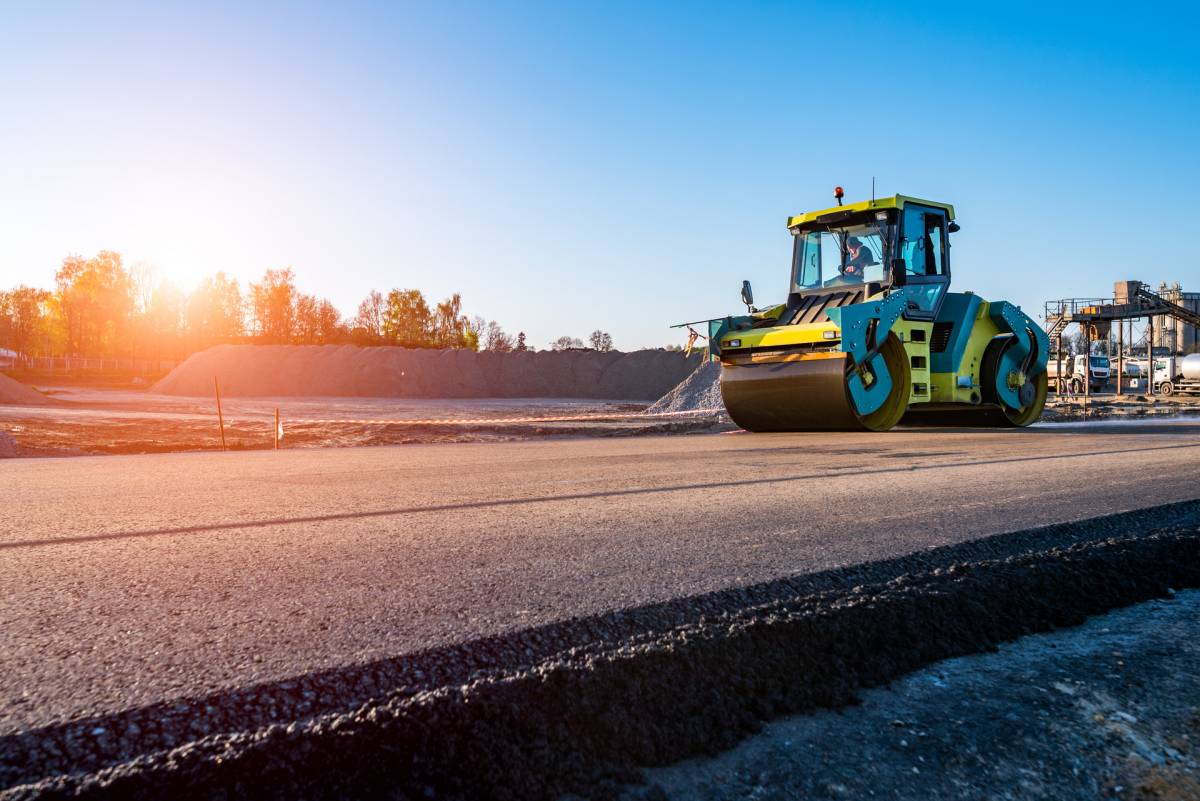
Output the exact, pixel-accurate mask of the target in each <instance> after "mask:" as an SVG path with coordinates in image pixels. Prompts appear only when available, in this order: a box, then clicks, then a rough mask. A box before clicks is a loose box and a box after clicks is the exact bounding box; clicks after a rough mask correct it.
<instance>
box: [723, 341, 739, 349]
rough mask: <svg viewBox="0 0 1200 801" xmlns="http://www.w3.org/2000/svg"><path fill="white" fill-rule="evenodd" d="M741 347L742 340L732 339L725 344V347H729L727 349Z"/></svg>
mask: <svg viewBox="0 0 1200 801" xmlns="http://www.w3.org/2000/svg"><path fill="white" fill-rule="evenodd" d="M741 346H742V340H740V339H731V340H729V341H728V342H726V343H725V347H727V348H740V347H741Z"/></svg>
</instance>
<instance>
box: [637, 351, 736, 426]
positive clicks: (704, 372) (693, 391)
mask: <svg viewBox="0 0 1200 801" xmlns="http://www.w3.org/2000/svg"><path fill="white" fill-rule="evenodd" d="M702 409H704V410H708V409H719V410H721V411H724V410H725V404H724V402H723V401H722V400H721V363H720V362H704V363H703V364H701V365H700V366H699V367H697V368H696V369H695V370H694V371H692V374H691V375H689V376H688V377H687V378H685V379H683V381H682V382H680V383H679V385H678V386H676V387H675V388H674V389H672V390H671V391H670V392H668V393H667V394H666V395H664V396H662V397H661V398H659V399H658V401H657V402H655V403H654V405H653V406H651V407H650V408H649V409H647V410H646V413H647V414H662V413H663V412H694V411H699V410H702Z"/></svg>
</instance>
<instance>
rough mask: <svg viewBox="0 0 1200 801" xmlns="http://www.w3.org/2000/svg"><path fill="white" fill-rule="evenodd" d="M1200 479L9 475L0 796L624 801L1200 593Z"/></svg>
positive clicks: (1199, 445) (423, 458)
mask: <svg viewBox="0 0 1200 801" xmlns="http://www.w3.org/2000/svg"><path fill="white" fill-rule="evenodd" d="M1198 479H1200V424H1197V423H1195V422H1190V421H1187V420H1161V421H1158V420H1154V421H1150V420H1148V421H1144V422H1141V423H1138V424H1135V425H1129V424H1111V423H1103V422H1089V423H1083V424H1077V425H1064V426H1059V427H1050V426H1046V427H1033V428H1027V429H1017V430H998V429H982V430H966V429H959V430H936V431H928V430H905V429H897V430H894V431H892V432H889V433H887V434H879V433H872V432H863V433H857V434H845V433H841V434H816V433H807V434H767V435H750V434H746V433H728V434H714V435H710V436H696V437H663V436H645V437H639V438H624V439H596V438H590V439H584V438H579V439H568V440H553V441H528V442H512V443H494V444H483V443H476V444H471V443H461V444H415V445H410V446H405V447H378V448H345V449H306V450H296V451H291V452H282V451H281V452H266V451H258V452H239V453H179V454H159V455H149V456H136V457H135V456H114V457H110V458H104V459H52V458H48V459H32V460H29V459H25V460H7V461H5V462H2V463H0V480H2V481H3V484H4V486H6V487H10V488H13V489H14V490H15V491H14V492H10V494H9V496H8V500H7V504H6V506H5V507H4V510H3V514H2V516H0V584H2V585H3V586H4V587H5V588H6V592H5V593H4V594H3V596H0V621H3V625H2V626H0V638H3V639H2V640H0V654H2V655H3V664H2V667H3V670H2V671H0V738H2V739H0V753H3V754H4V756H5V759H4V760H2V761H0V764H2V767H0V787H3V788H5V789H4V790H2V791H0V797H2V798H4V799H5V801H8V800H9V799H15V798H50V797H66V796H72V797H96V798H102V797H108V798H128V797H146V798H149V797H165V796H170V797H176V798H188V797H191V798H211V797H214V796H220V795H225V796H233V797H252V796H253V797H281V798H282V797H296V796H300V795H303V796H304V797H324V798H352V797H353V798H362V797H389V798H420V797H428V796H430V795H432V796H435V797H446V798H481V797H482V798H547V799H549V798H557V797H561V796H562V795H564V794H567V793H574V794H580V795H583V796H586V797H615V796H616V795H618V794H619V793H621V792H624V790H623V788H626V787H628V786H629V782H631V781H634V782H636V781H637V780H638V777H639V775H640V774H639V770H640V769H642V768H644V767H648V766H656V765H659V766H661V765H667V764H670V763H672V762H675V761H677V760H680V759H685V758H688V757H693V756H696V755H699V754H704V753H712V752H713V751H714V750H716V749H721V748H726V747H729V746H732V745H734V744H735V743H736V742H737V741H738V740H739V739H740V738H742V737H743V736H744V735H746V734H748V733H750V732H752V731H753V730H754V729H755V728H756V727H757V726H758V725H759V723H760V722H761V721H763V720H767V719H770V718H772V717H775V716H777V715H781V714H788V713H795V712H801V711H806V710H813V709H818V708H837V707H840V706H843V705H845V704H847V703H851V702H853V701H854V700H855V699H856V698H857V697H858V693H859V692H860V691H861V690H862V689H864V688H867V687H871V686H877V685H880V684H884V683H887V682H889V681H891V680H893V679H895V678H898V677H899V676H901V675H903V674H905V673H907V672H909V671H911V670H913V669H916V668H919V667H921V666H923V665H926V664H930V663H932V662H935V661H937V660H939V659H944V658H947V657H954V656H960V655H963V654H968V653H974V652H977V651H979V650H983V649H988V648H991V647H993V646H994V645H996V644H997V643H999V642H1003V641H1007V640H1011V639H1014V638H1017V637H1020V636H1022V635H1024V634H1028V633H1030V632H1036V631H1043V630H1048V629H1050V628H1054V627H1058V626H1064V625H1074V624H1077V623H1079V622H1081V621H1082V620H1083V619H1084V618H1085V616H1087V615H1093V614H1099V613H1102V612H1105V611H1108V610H1109V609H1112V608H1115V607H1120V606H1125V605H1128V604H1131V603H1136V602H1139V601H1144V600H1148V599H1151V598H1155V597H1164V596H1165V595H1166V594H1167V591H1168V589H1181V588H1185V587H1191V586H1200V567H1198V566H1200V502H1198V501H1197V498H1196V486H1197V485H1198V484H1197V480H1198ZM164 498H170V499H171V501H170V503H164ZM606 794H607V795H606Z"/></svg>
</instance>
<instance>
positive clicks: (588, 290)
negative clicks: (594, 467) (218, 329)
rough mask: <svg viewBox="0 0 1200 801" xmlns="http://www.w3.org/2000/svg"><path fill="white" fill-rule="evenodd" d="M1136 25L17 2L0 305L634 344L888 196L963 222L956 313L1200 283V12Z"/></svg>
mask: <svg viewBox="0 0 1200 801" xmlns="http://www.w3.org/2000/svg"><path fill="white" fill-rule="evenodd" d="M1144 8H1146V9H1151V10H1150V11H1147V12H1141V11H1140V10H1139V8H1138V7H1136V6H1132V7H1131V6H1128V5H1124V4H1122V5H1104V4H1087V5H1082V4H1081V5H1078V6H1074V5H1072V6H1066V5H1062V6H1056V7H1053V8H1046V7H1043V6H1042V5H1041V4H1039V5H1025V6H1021V5H1018V4H988V5H987V6H986V7H983V6H982V4H980V8H978V9H976V8H972V4H942V3H936V2H927V3H921V4H912V3H888V4H874V3H858V4H830V3H817V4H803V3H759V4H733V3H731V4H707V3H691V4H672V3H657V4H649V3H631V4H624V3H604V4H601V3H594V4H592V3H568V2H561V3H503V4H500V3H497V4H456V3H428V4H424V3H421V4H404V5H400V4H391V3H379V4H348V3H347V4H328V5H301V4H277V5H268V4H255V5H254V7H253V8H252V9H248V8H244V7H243V4H220V3H212V4H151V3H145V4H128V5H125V4H115V3H110V4H104V5H103V7H101V5H100V4H90V3H88V4H79V5H71V4H66V3H63V4H49V3H33V2H30V3H25V4H22V3H12V4H6V5H5V6H4V7H3V10H0V120H2V123H0V153H2V154H3V155H2V156H0V285H4V286H8V285H13V284H16V283H22V282H23V283H32V284H40V285H50V284H51V283H52V281H53V274H54V271H55V269H56V267H57V265H58V262H59V261H60V260H61V259H62V257H63V256H64V255H66V254H68V253H81V254H85V255H89V254H92V253H94V252H95V251H97V250H100V249H112V250H118V251H120V252H122V253H123V254H125V256H126V258H127V259H128V261H129V262H131V263H138V262H145V263H150V264H153V265H155V266H156V267H157V268H158V269H159V270H160V271H161V273H162V274H163V275H164V276H166V277H167V278H169V279H170V280H172V281H174V282H175V283H176V284H178V285H179V286H180V287H181V288H183V289H189V288H190V287H191V286H193V285H194V284H195V283H196V282H197V281H198V280H199V278H200V276H202V275H204V274H207V273H211V272H214V271H216V270H218V269H224V270H226V271H227V272H230V273H232V274H234V275H235V276H237V277H238V278H239V279H241V280H242V281H243V282H246V281H249V280H253V279H254V278H256V277H257V276H259V275H261V273H262V271H263V270H264V269H266V268H268V267H284V266H291V267H293V268H294V269H295V270H296V273H297V276H298V280H299V283H300V284H301V287H302V288H303V289H305V290H306V291H309V292H314V293H317V294H320V295H323V296H327V297H329V298H330V299H332V300H333V301H334V302H335V303H336V304H337V305H338V306H339V308H340V309H341V310H342V311H343V313H346V314H350V313H352V312H353V310H354V308H355V306H356V305H357V303H358V301H359V300H360V299H361V298H362V297H363V296H364V295H365V294H366V292H367V290H369V289H371V288H377V289H381V290H386V289H388V288H391V287H416V288H419V289H421V290H423V291H424V292H425V293H426V295H427V296H429V297H431V298H432V299H440V298H442V297H444V296H446V295H448V294H449V293H451V292H454V291H458V292H461V293H462V294H463V298H464V306H465V309H466V311H467V312H468V313H470V314H480V315H483V316H485V317H487V318H489V319H496V320H497V321H499V322H500V323H501V324H502V325H503V326H504V327H505V328H507V329H509V330H510V331H516V330H524V331H526V332H528V334H529V339H530V341H531V342H532V343H533V344H535V345H538V346H543V345H545V344H546V343H547V342H548V341H550V340H551V339H553V338H555V337H558V336H560V335H563V334H570V335H573V336H579V337H586V335H587V334H588V333H589V332H590V331H592V330H593V329H596V328H601V329H605V330H608V331H610V332H611V333H612V334H613V336H614V338H615V340H616V343H617V345H618V347H622V348H625V349H630V348H633V347H638V346H646V345H661V344H666V343H668V342H680V341H682V337H680V336H679V335H678V333H677V332H672V331H669V330H668V328H667V326H668V325H670V324H671V323H675V322H680V321H683V320H691V319H697V318H703V317H709V316H717V315H720V314H724V313H728V312H733V311H736V310H738V308H739V304H738V297H737V293H738V287H739V286H740V282H741V280H742V279H743V278H748V279H750V280H752V281H753V283H754V287H755V294H756V296H757V298H758V299H759V300H760V301H761V302H766V301H770V300H776V299H779V300H781V299H782V297H783V295H784V293H785V291H786V285H787V269H788V260H789V256H790V247H791V238H790V236H789V235H788V233H787V231H786V229H785V227H784V221H785V218H786V217H787V215H789V214H793V213H798V212H800V211H803V210H810V209H815V208H823V207H825V206H828V205H831V203H832V197H831V194H832V188H833V186H834V185H835V184H840V185H842V186H844V187H846V189H847V193H848V196H849V198H850V199H851V200H856V199H862V198H865V197H867V196H869V193H870V188H871V177H872V176H875V177H876V180H877V185H878V193H879V194H880V195H886V194H893V193H897V192H899V193H904V194H910V195H917V196H924V197H928V198H931V199H935V200H945V201H949V202H952V203H954V204H955V205H956V207H957V211H958V218H959V221H960V223H961V224H962V231H961V232H960V233H958V234H956V235H955V239H954V240H953V242H954V249H953V253H952V260H953V261H952V264H953V269H954V286H955V288H957V289H960V290H961V289H971V290H974V291H976V292H978V293H979V294H981V295H983V296H984V297H987V298H1005V299H1009V300H1013V301H1015V302H1017V303H1020V304H1022V305H1023V306H1025V308H1026V309H1027V310H1032V311H1036V312H1039V313H1040V310H1041V304H1042V302H1043V301H1044V300H1046V299H1049V298H1052V297H1059V296H1071V295H1105V294H1108V293H1109V292H1111V287H1112V282H1113V281H1114V280H1118V279H1124V278H1138V279H1141V280H1145V281H1150V282H1153V283H1157V282H1158V281H1159V280H1163V279H1168V280H1180V281H1182V282H1183V284H1184V287H1185V289H1191V290H1192V291H1200V257H1198V256H1197V255H1196V252H1195V251H1196V247H1195V245H1194V244H1193V243H1194V241H1195V236H1194V234H1193V231H1194V229H1195V224H1194V223H1193V222H1192V220H1193V216H1194V215H1195V214H1196V211H1195V210H1194V209H1193V208H1192V204H1191V202H1190V201H1191V200H1192V198H1193V197H1194V196H1195V195H1196V190H1197V184H1198V180H1200V47H1197V46H1196V44H1195V42H1196V41H1197V36H1198V35H1200V11H1197V10H1195V9H1194V7H1190V6H1187V5H1182V4H1181V5H1178V6H1171V5H1169V4H1167V5H1162V4H1154V5H1150V4H1147V5H1145V6H1144Z"/></svg>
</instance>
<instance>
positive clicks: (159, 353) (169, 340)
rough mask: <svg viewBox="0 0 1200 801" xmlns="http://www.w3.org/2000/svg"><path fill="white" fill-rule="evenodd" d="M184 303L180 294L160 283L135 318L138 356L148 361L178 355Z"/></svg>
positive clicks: (185, 305)
mask: <svg viewBox="0 0 1200 801" xmlns="http://www.w3.org/2000/svg"><path fill="white" fill-rule="evenodd" d="M186 309H187V301H186V299H185V298H184V296H183V293H182V292H180V291H179V289H178V288H177V287H176V286H175V285H174V284H171V283H169V282H167V281H160V282H159V283H158V286H156V287H155V288H154V290H153V292H151V293H150V299H149V302H148V303H147V305H146V307H145V308H144V309H142V310H141V313H140V314H139V315H138V320H137V323H138V325H137V328H138V330H139V333H140V334H141V336H140V339H141V343H140V347H139V348H138V352H139V354H140V355H143V356H149V357H150V358H152V359H161V358H163V357H164V356H182V355H183V353H182V351H183V327H184V317H185V311H186Z"/></svg>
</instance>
